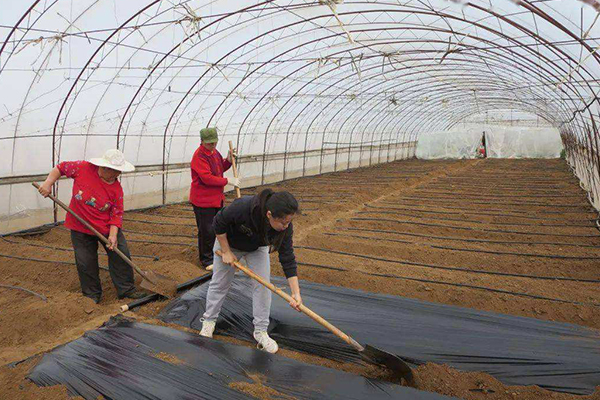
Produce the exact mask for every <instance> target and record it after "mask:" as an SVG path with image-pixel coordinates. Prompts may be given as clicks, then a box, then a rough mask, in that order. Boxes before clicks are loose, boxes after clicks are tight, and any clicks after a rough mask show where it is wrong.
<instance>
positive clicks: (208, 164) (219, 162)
mask: <svg viewBox="0 0 600 400" xmlns="http://www.w3.org/2000/svg"><path fill="white" fill-rule="evenodd" d="M191 164H192V165H191V168H192V185H191V187H190V203H192V204H193V205H195V206H196V207H204V208H213V207H214V208H219V207H223V202H224V201H225V195H224V194H223V188H224V187H225V185H227V178H223V172H225V171H227V170H228V169H229V167H231V163H230V162H229V161H227V160H226V159H224V158H223V156H221V153H219V152H218V151H217V150H216V149H215V150H214V151H213V152H210V151H208V150H207V149H206V147H204V146H202V145H200V147H198V149H197V150H196V152H195V153H194V155H193V156H192V163H191Z"/></svg>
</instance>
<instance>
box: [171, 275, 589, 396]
mask: <svg viewBox="0 0 600 400" xmlns="http://www.w3.org/2000/svg"><path fill="white" fill-rule="evenodd" d="M272 282H273V283H274V284H275V285H277V286H278V287H285V286H286V282H285V280H284V279H282V278H272ZM252 285H253V282H251V281H250V280H249V278H246V277H245V276H239V274H238V276H236V279H235V280H234V281H233V284H232V287H231V290H230V291H229V294H228V295H227V298H226V300H225V302H224V304H223V309H222V311H221V315H220V317H219V320H218V321H217V330H216V333H220V334H226V335H230V336H234V337H237V338H241V339H246V340H253V339H252V332H253V325H252V300H251V296H252ZM301 288H302V299H303V301H304V303H305V304H306V305H307V306H308V307H310V308H311V309H313V310H314V311H315V312H317V313H318V314H320V315H321V316H323V317H324V318H325V319H327V320H329V321H330V322H331V323H333V324H334V325H336V326H338V327H339V328H340V329H342V330H343V331H345V332H346V333H348V334H349V335H350V336H352V337H354V338H355V339H356V340H357V341H358V342H360V343H362V344H370V345H373V346H376V347H378V348H381V349H383V350H385V351H387V352H391V353H395V354H397V355H398V356H400V357H402V358H404V359H406V360H407V361H412V362H414V363H424V362H433V363H437V364H447V365H450V366H452V367H454V368H457V369H460V370H463V371H481V372H486V373H489V374H491V375H493V376H494V377H495V378H497V379H499V380H500V381H502V382H503V383H505V384H508V385H538V386H541V387H543V388H545V389H548V390H553V391H559V392H567V393H573V394H591V393H592V392H593V391H594V388H595V386H598V385H600V336H599V335H598V333H597V332H595V331H593V330H592V329H588V328H585V327H581V326H577V325H573V324H566V323H558V322H550V321H542V320H537V319H534V318H524V317H517V316H510V315H503V314H496V313H491V312H485V311H478V310H474V309H469V308H461V307H455V306H448V305H441V304H436V303H429V302H425V301H419V300H414V299H407V298H402V297H398V296H390V295H383V294H374V293H367V292H363V291H358V290H352V289H347V288H342V287H333V286H326V285H321V284H316V283H310V282H302V283H301ZM207 289H208V283H205V284H203V285H202V286H198V287H196V288H195V289H193V290H191V291H188V292H187V293H185V294H184V295H183V296H182V297H180V298H179V299H177V300H174V301H173V302H171V303H170V304H169V305H168V306H167V307H166V308H165V309H164V310H163V312H162V313H161V315H160V316H159V318H161V319H162V320H164V321H166V322H174V323H177V324H180V325H183V326H186V327H190V328H193V329H197V330H200V328H201V322H200V321H199V318H200V317H201V316H202V314H203V312H204V305H205V299H206V291H207ZM269 331H270V332H269V333H270V335H271V336H272V337H273V338H274V339H275V340H277V341H278V343H279V344H280V346H282V347H284V348H288V349H293V350H297V351H302V352H306V353H310V354H315V355H318V356H321V357H326V358H330V359H335V360H340V361H358V360H359V358H358V356H357V355H356V353H355V352H354V351H353V349H352V348H350V347H349V346H347V345H346V344H345V343H343V342H342V341H340V340H339V339H337V338H336V337H335V336H333V335H332V334H330V333H329V331H326V330H325V329H324V328H321V327H320V326H319V325H317V324H316V323H315V322H313V321H312V320H311V319H309V318H308V317H306V316H305V315H303V314H300V313H298V312H296V311H294V310H293V309H292V308H291V307H289V305H288V304H287V303H285V302H284V301H282V300H281V299H279V298H276V296H274V298H273V302H272V306H271V325H270V326H269Z"/></svg>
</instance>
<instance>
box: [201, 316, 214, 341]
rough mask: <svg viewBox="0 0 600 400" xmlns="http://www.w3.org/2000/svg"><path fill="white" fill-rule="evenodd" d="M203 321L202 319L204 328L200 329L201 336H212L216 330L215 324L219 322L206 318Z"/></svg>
mask: <svg viewBox="0 0 600 400" xmlns="http://www.w3.org/2000/svg"><path fill="white" fill-rule="evenodd" d="M201 321H202V330H201V331H200V336H204V337H207V338H212V337H213V332H214V331H215V325H216V324H217V322H216V321H205V320H204V319H202V320H201Z"/></svg>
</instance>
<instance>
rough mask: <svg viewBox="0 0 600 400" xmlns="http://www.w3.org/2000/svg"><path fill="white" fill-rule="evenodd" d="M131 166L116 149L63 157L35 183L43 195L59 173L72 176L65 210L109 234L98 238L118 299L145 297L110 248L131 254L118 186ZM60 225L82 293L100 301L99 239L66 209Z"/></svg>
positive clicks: (120, 259)
mask: <svg viewBox="0 0 600 400" xmlns="http://www.w3.org/2000/svg"><path fill="white" fill-rule="evenodd" d="M134 169H135V167H134V166H133V165H132V164H131V163H129V162H127V161H125V157H124V156H123V153H121V151H119V150H117V149H112V150H108V151H106V153H104V156H103V157H102V158H92V159H91V160H90V161H89V162H88V161H64V162H61V163H59V164H58V165H57V166H56V167H54V169H53V170H52V171H50V173H49V174H48V177H47V178H46V180H45V181H44V183H42V185H40V189H39V192H40V194H41V195H42V196H44V197H48V195H49V194H50V191H51V190H52V185H54V183H55V182H56V181H57V180H58V179H59V178H60V177H61V176H66V177H68V178H72V179H73V181H74V182H73V197H72V198H71V203H70V204H69V208H71V210H73V211H74V212H75V213H76V214H77V215H79V216H80V217H81V218H83V219H84V220H86V221H87V222H89V223H90V225H92V226H93V227H94V228H96V230H97V231H99V232H100V233H101V234H103V235H104V236H107V237H108V242H109V245H108V246H107V245H105V244H104V243H103V242H100V243H101V244H102V246H104V249H105V250H106V252H107V254H108V268H109V272H110V277H111V279H112V281H113V283H114V285H115V287H116V288H117V295H118V297H119V298H120V299H122V298H126V297H127V298H132V299H139V298H141V297H144V296H146V295H147V293H145V292H144V291H141V290H136V288H135V286H134V280H133V269H132V268H131V266H129V264H127V263H126V262H125V261H124V260H123V259H122V258H121V257H119V255H118V254H117V253H115V252H114V251H111V250H113V249H114V248H115V247H117V248H118V249H119V250H121V251H122V252H123V253H124V254H125V255H127V257H130V254H129V249H128V248H127V242H126V241H125V236H123V232H122V231H121V227H122V226H123V188H122V187H121V183H120V182H119V181H118V179H117V178H118V177H119V175H121V172H129V171H133V170H134ZM65 228H68V229H70V230H71V242H72V243H73V249H74V250H75V263H76V264H77V272H78V274H79V282H80V284H81V291H82V293H83V295H84V296H86V297H89V298H91V299H92V300H94V302H96V303H99V302H100V299H101V297H102V285H101V283H100V275H99V267H98V242H99V241H100V240H99V239H98V237H97V236H96V235H95V234H94V233H93V232H92V231H90V230H89V229H88V228H87V227H86V226H85V225H83V224H82V223H81V222H79V221H78V220H77V219H76V218H75V217H74V216H72V215H71V214H69V213H67V216H66V218H65Z"/></svg>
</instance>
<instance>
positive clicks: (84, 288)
mask: <svg viewBox="0 0 600 400" xmlns="http://www.w3.org/2000/svg"><path fill="white" fill-rule="evenodd" d="M71 242H72V243H73V249H74V250H75V263H76V264H77V272H78V274H79V282H80V283H81V292H82V293H83V295H84V296H87V297H90V298H92V299H94V300H100V297H101V296H102V285H101V283H100V273H99V272H100V268H99V266H98V242H100V239H98V238H97V237H96V236H93V235H88V234H86V233H81V232H77V231H71ZM100 243H101V244H102V246H103V247H104V250H106V253H107V254H108V270H109V273H110V278H111V279H112V281H113V283H114V285H115V287H116V288H117V295H118V296H119V298H122V297H124V296H125V295H126V294H128V293H129V292H131V291H132V290H134V289H135V286H134V281H133V269H132V268H131V266H129V264H127V263H126V262H125V261H124V260H123V259H122V258H121V257H119V255H118V254H117V253H115V252H114V251H111V250H108V248H107V247H106V245H105V244H104V243H102V242H100ZM117 247H118V248H119V250H121V251H122V252H123V254H125V255H126V256H127V257H129V258H131V255H130V254H129V249H128V248H127V242H126V241H125V236H123V232H121V230H119V233H118V235H117Z"/></svg>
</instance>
